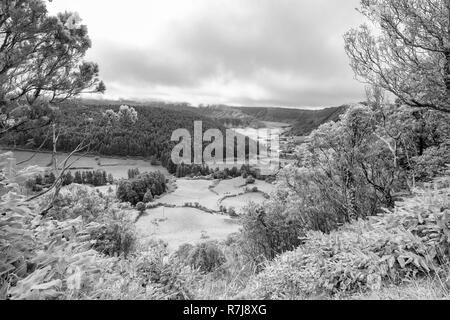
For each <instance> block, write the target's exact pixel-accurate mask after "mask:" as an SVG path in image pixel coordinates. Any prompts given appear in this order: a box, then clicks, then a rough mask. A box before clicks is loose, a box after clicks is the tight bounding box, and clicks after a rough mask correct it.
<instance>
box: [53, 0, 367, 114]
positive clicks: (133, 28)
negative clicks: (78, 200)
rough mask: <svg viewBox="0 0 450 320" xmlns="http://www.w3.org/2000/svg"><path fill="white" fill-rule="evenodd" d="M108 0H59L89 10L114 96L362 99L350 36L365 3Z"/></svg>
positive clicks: (234, 100)
mask: <svg viewBox="0 0 450 320" xmlns="http://www.w3.org/2000/svg"><path fill="white" fill-rule="evenodd" d="M95 2H96V3H97V6H98V5H99V4H98V2H100V3H101V2H103V3H104V4H106V1H104V0H97V1H95ZM90 3H92V1H90ZM107 3H108V4H109V6H108V7H107V10H106V11H107V12H108V14H104V15H100V14H99V13H98V12H95V11H96V10H97V9H98V8H97V7H90V6H89V5H88V2H87V1H86V0H77V1H73V0H72V1H71V0H59V1H58V6H56V7H54V8H53V9H54V10H56V9H59V8H60V7H61V8H62V7H64V6H66V7H64V8H65V9H68V10H75V11H80V15H81V17H82V18H84V17H85V16H86V17H87V19H85V20H84V22H85V23H87V24H88V27H89V31H90V35H91V38H92V39H93V42H94V47H93V49H92V51H91V53H90V54H89V58H90V59H93V60H94V61H97V62H98V63H99V64H100V67H101V74H102V77H103V78H104V80H105V82H106V84H107V86H108V88H109V90H108V95H109V96H111V97H128V98H162V99H167V100H177V101H181V100H185V101H188V102H191V103H230V104H240V105H246V104H248V105H278V106H329V105H339V104H342V103H346V102H353V101H355V100H359V99H361V98H362V97H363V92H364V90H363V86H362V85H361V84H359V83H358V82H356V80H354V79H353V73H352V71H351V69H350V67H349V64H348V59H347V56H346V55H345V52H344V48H343V45H344V43H343V38H342V36H343V34H344V33H345V31H347V30H348V29H349V28H351V27H353V26H356V25H358V24H360V22H361V18H360V17H359V15H358V14H357V13H356V11H355V10H353V9H354V8H355V7H356V6H357V4H358V0H346V1H336V0H302V1H298V0H277V1H275V0H196V1H186V0H164V1H163V0H152V1H138V0H128V1H127V4H128V6H126V7H124V6H123V2H122V1H114V0H112V1H111V0H110V1H108V2H107ZM163 3H164V4H163ZM119 4H122V6H121V5H119ZM174 8H176V9H174ZM108 84H109V85H108Z"/></svg>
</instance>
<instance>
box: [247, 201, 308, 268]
mask: <svg viewBox="0 0 450 320" xmlns="http://www.w3.org/2000/svg"><path fill="white" fill-rule="evenodd" d="M242 223H243V230H242V233H241V238H242V246H243V250H245V252H246V253H247V255H248V257H249V258H250V259H251V260H253V261H255V262H261V261H263V260H264V259H269V260H272V259H273V258H275V257H276V256H277V255H278V254H280V253H283V252H286V251H289V250H293V249H295V248H296V247H298V246H299V245H300V244H301V243H302V240H301V238H302V237H304V235H305V233H304V228H303V227H304V226H303V224H302V222H301V220H299V219H297V217H295V216H292V215H289V214H287V213H285V212H283V211H281V210H278V208H271V209H270V210H268V211H266V208H264V207H262V206H258V205H255V204H251V205H250V206H249V207H248V208H247V210H246V214H245V215H243V217H242Z"/></svg>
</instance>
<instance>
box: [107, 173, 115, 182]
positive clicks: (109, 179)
mask: <svg viewBox="0 0 450 320" xmlns="http://www.w3.org/2000/svg"><path fill="white" fill-rule="evenodd" d="M107 181H108V183H109V184H114V177H113V175H112V174H111V173H110V174H108V178H107Z"/></svg>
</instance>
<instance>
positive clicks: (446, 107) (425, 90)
mask: <svg viewBox="0 0 450 320" xmlns="http://www.w3.org/2000/svg"><path fill="white" fill-rule="evenodd" d="M360 12H361V13H362V14H363V15H364V16H366V17H367V18H368V19H369V20H370V21H371V22H372V23H373V24H374V25H375V26H377V27H378V29H379V32H380V33H381V34H380V35H377V36H375V35H374V32H373V31H372V30H371V28H370V27H369V26H368V25H367V24H366V25H363V26H361V27H360V28H359V29H353V30H350V31H349V32H348V33H347V34H346V35H345V48H346V51H347V54H348V56H349V57H350V60H351V66H352V68H353V70H354V72H355V74H356V75H357V76H358V77H359V78H360V79H361V80H363V81H364V82H367V83H369V84H372V85H377V86H380V87H381V88H383V89H385V90H386V91H388V92H390V93H392V94H394V95H395V96H396V97H397V98H398V100H399V102H400V103H402V104H405V105H408V106H411V107H421V108H429V109H435V110H439V111H443V112H447V113H450V42H449V39H450V0H362V1H361V10H360Z"/></svg>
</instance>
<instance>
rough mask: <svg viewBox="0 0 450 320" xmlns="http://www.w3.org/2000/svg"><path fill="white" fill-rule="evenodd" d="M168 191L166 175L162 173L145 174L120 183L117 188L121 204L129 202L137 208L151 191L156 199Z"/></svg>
mask: <svg viewBox="0 0 450 320" xmlns="http://www.w3.org/2000/svg"><path fill="white" fill-rule="evenodd" d="M166 189H167V185H166V177H165V176H164V174H162V173H160V172H151V173H144V174H141V175H139V176H137V177H136V178H134V179H131V180H122V181H120V182H119V186H118V187H117V198H118V199H119V200H120V201H121V202H129V203H131V204H132V205H133V206H135V205H136V204H137V203H138V202H144V197H145V195H146V193H147V192H148V191H149V190H150V192H151V193H152V196H153V197H155V196H160V195H162V194H164V192H166ZM147 198H148V197H147Z"/></svg>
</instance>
